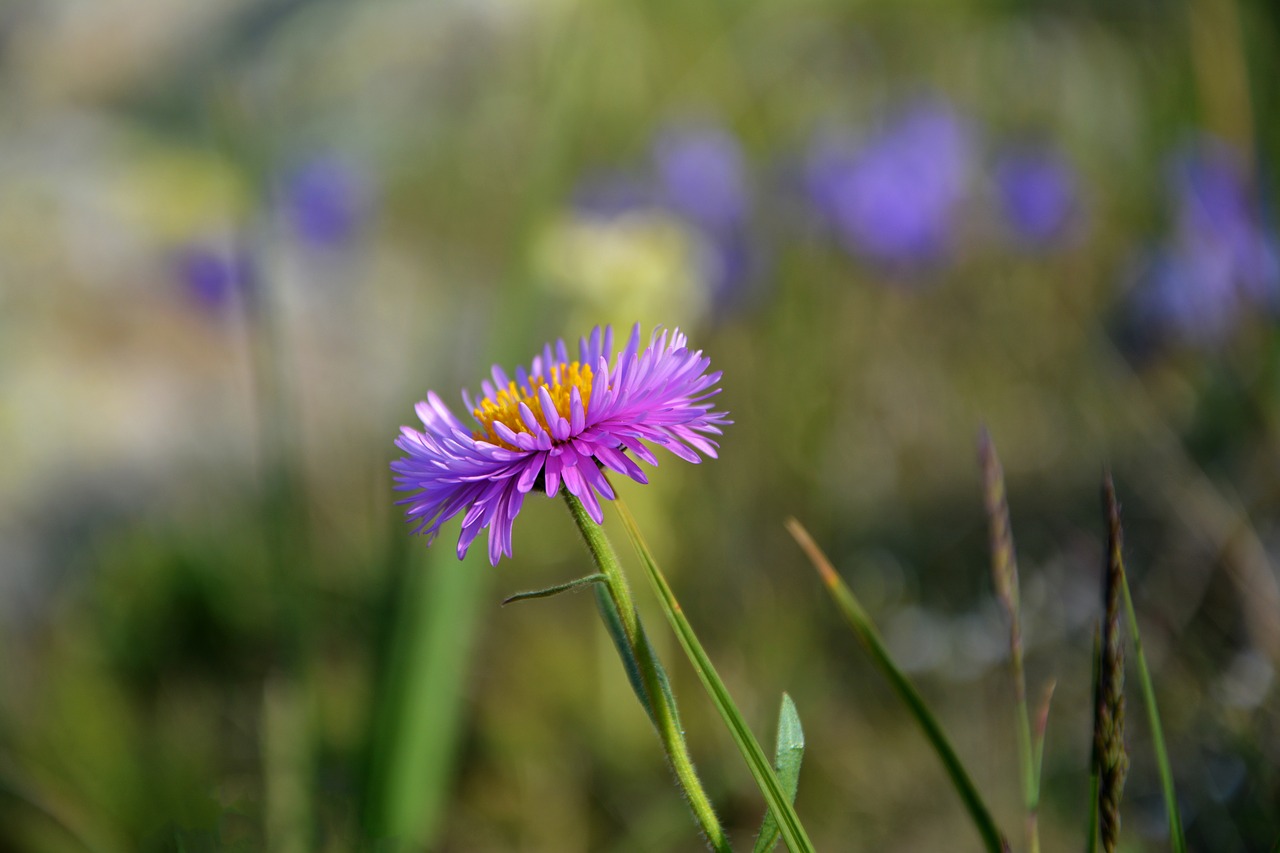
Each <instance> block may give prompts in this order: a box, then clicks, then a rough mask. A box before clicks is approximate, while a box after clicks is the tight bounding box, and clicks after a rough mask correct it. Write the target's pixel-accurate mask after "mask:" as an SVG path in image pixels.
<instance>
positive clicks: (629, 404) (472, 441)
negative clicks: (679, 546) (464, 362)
mask: <svg viewBox="0 0 1280 853" xmlns="http://www.w3.org/2000/svg"><path fill="white" fill-rule="evenodd" d="M710 363H711V362H710V359H708V358H707V357H706V356H704V355H703V354H702V351H701V350H690V349H689V348H688V346H687V341H686V339H685V336H684V335H682V334H681V333H680V332H679V331H675V332H671V333H667V332H662V333H661V334H660V335H659V333H658V332H656V331H655V332H654V334H653V336H652V337H651V338H650V339H649V346H648V347H646V348H645V349H643V350H641V344H640V326H639V325H636V327H635V328H634V329H633V330H632V332H631V337H630V339H629V341H628V342H627V345H626V348H625V349H624V350H623V351H622V352H621V353H618V354H617V355H615V354H614V353H613V330H612V329H611V328H609V327H608V326H606V327H604V329H601V328H599V327H597V328H595V329H593V330H592V332H591V335H590V336H589V337H587V338H582V339H580V340H579V342H578V353H577V358H575V359H573V360H570V358H569V354H568V350H567V348H566V347H565V344H564V341H562V340H561V341H557V342H556V344H555V347H554V348H553V347H552V346H551V345H550V344H548V345H547V346H546V347H544V348H543V351H542V353H541V354H540V355H538V356H536V357H534V359H533V363H532V364H531V365H530V366H529V368H528V369H527V370H526V369H525V368H523V367H520V368H517V370H516V372H515V378H514V380H513V379H511V378H510V377H508V375H507V374H506V372H505V371H503V369H502V368H501V367H498V366H494V368H493V371H492V380H493V381H492V382H490V381H489V380H487V379H486V380H485V381H483V382H481V383H480V387H481V390H482V391H483V393H484V396H483V397H482V398H480V399H479V400H473V399H472V397H471V395H470V394H468V393H466V392H465V391H464V392H463V394H462V399H463V403H464V404H465V405H466V407H467V410H468V411H469V412H470V414H471V419H470V420H469V421H468V422H467V423H465V424H464V423H463V422H462V421H460V420H458V418H457V417H456V416H455V415H454V414H453V412H451V411H450V410H449V408H448V407H447V406H445V404H444V403H443V402H442V401H441V400H440V398H439V397H437V396H436V394H435V392H429V393H428V394H427V399H426V400H425V401H424V402H421V403H418V405H417V407H416V411H417V414H418V417H419V419H420V420H421V421H422V424H423V426H424V427H425V429H424V430H423V431H421V432H420V431H418V430H416V429H413V428H411V427H401V430H400V436H399V438H397V439H396V447H398V448H399V449H400V450H401V451H403V452H404V454H405V455H404V456H402V457H400V458H399V459H397V460H395V461H394V462H392V463H391V470H392V471H393V472H394V473H395V482H396V489H398V490H400V491H405V492H412V493H413V494H412V495H411V496H410V497H408V498H405V499H403V500H401V501H399V503H401V504H406V505H407V509H406V511H405V514H406V515H407V516H408V519H409V521H411V522H413V524H414V531H413V532H414V533H426V534H427V535H428V536H431V537H434V536H435V534H436V533H437V532H438V531H439V530H440V525H442V524H444V523H445V522H446V521H448V520H449V519H450V518H452V517H453V516H455V515H457V514H459V513H462V512H463V511H464V510H465V515H464V516H463V519H462V532H461V534H460V535H459V537H458V548H457V553H458V557H459V559H461V558H462V557H463V556H465V555H466V553H467V549H468V548H469V547H470V546H471V543H472V542H473V541H474V540H475V538H476V537H477V536H478V535H479V534H480V531H481V530H483V529H484V528H486V527H487V528H489V562H490V563H492V564H494V565H497V563H498V560H499V559H500V558H501V557H502V555H503V554H506V555H507V556H508V557H509V556H511V529H512V525H513V523H514V522H515V518H516V515H517V514H519V512H520V507H521V506H522V504H523V503H524V497H525V495H526V494H528V493H529V492H532V491H533V490H534V489H535V488H536V489H539V490H542V491H545V492H546V494H547V495H548V496H549V497H554V496H555V495H556V494H557V493H558V492H559V491H560V486H561V484H562V483H563V485H564V487H565V488H566V489H567V490H568V491H569V493H570V494H572V495H574V496H575V497H577V498H578V499H579V500H580V501H582V504H583V506H584V507H585V508H586V510H587V514H588V515H590V516H591V518H592V519H593V520H594V521H595V522H596V523H597V524H601V523H603V521H604V515H603V513H602V512H601V509H600V502H599V500H598V499H597V495H598V496H599V497H603V498H606V499H609V500H612V499H613V497H614V491H613V487H612V486H610V485H609V481H608V479H607V478H606V477H605V472H606V470H608V471H614V472H616V473H618V474H622V475H625V476H627V477H630V478H631V479H633V480H635V481H636V482H638V483H647V482H648V478H647V477H646V476H645V473H644V471H643V470H641V468H640V466H639V465H638V464H636V462H635V460H634V459H632V457H633V456H634V457H635V458H636V459H641V460H643V461H645V462H647V463H649V464H650V465H656V464H657V463H658V459H657V457H656V456H654V455H653V451H652V450H651V449H650V448H649V446H648V445H649V444H654V445H658V446H661V447H664V448H666V449H667V450H669V451H671V452H672V453H674V454H675V455H676V456H679V457H680V458H681V459H684V460H686V461H689V462H700V461H701V457H700V456H699V455H698V454H699V453H701V454H703V455H705V456H709V457H712V458H714V457H715V455H716V442H715V440H714V439H713V438H711V436H716V435H719V434H720V427H721V426H722V425H724V424H727V423H729V421H728V419H727V418H726V417H725V413H724V412H718V411H716V410H715V409H714V407H713V406H712V403H711V402H710V398H711V397H713V396H715V395H716V394H718V393H719V392H720V389H719V388H717V387H716V383H718V382H719V381H720V373H719V372H715V373H708V372H707V368H708V367H709V366H710Z"/></svg>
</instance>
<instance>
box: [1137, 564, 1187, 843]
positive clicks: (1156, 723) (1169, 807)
mask: <svg viewBox="0 0 1280 853" xmlns="http://www.w3.org/2000/svg"><path fill="white" fill-rule="evenodd" d="M1121 589H1122V590H1123V591H1124V608H1125V614H1126V615H1127V616H1128V617H1129V619H1128V621H1129V635H1130V636H1131V637H1132V638H1133V657H1134V659H1135V661H1136V662H1137V665H1138V682H1139V683H1140V684H1141V685H1142V700H1143V702H1144V703H1145V704H1146V706H1147V722H1148V725H1150V727H1151V740H1152V747H1153V748H1154V749H1155V752H1156V765H1157V766H1158V767H1159V768H1160V789H1161V791H1162V792H1163V793H1164V808H1165V815H1166V817H1168V819H1169V844H1170V849H1172V850H1173V853H1187V839H1186V837H1185V836H1184V835H1183V834H1182V815H1181V814H1180V813H1179V811H1178V794H1177V792H1176V791H1175V790H1174V786H1173V768H1172V766H1171V765H1170V764H1169V751H1168V749H1166V748H1165V744H1164V726H1163V725H1161V723H1160V709H1159V708H1158V707H1157V706H1156V688H1155V685H1154V684H1153V683H1152V681H1151V670H1150V669H1149V668H1148V667H1147V657H1146V655H1145V654H1143V652H1142V637H1141V636H1140V635H1139V634H1138V617H1137V614H1136V613H1135V612H1134V609H1133V595H1132V594H1131V593H1130V592H1129V579H1128V577H1127V576H1125V575H1121Z"/></svg>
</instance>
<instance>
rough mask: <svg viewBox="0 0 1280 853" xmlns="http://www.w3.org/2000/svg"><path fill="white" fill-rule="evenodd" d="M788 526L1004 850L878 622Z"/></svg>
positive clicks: (968, 804)
mask: <svg viewBox="0 0 1280 853" xmlns="http://www.w3.org/2000/svg"><path fill="white" fill-rule="evenodd" d="M787 530H788V531H789V532H790V533H791V535H792V536H793V537H794V538H795V540H796V542H797V543H798V544H799V545H800V547H801V549H803V550H804V552H805V554H806V555H807V556H808V557H809V560H810V562H812V563H813V565H814V568H816V569H817V570H818V574H820V575H821V576H822V580H823V583H825V584H826V586H827V591H828V592H829V593H831V597H832V598H833V599H834V600H835V603H836V606H837V607H838V608H839V609H840V612H841V614H842V615H843V616H844V618H845V621H847V622H848V623H849V627H851V628H852V629H853V632H854V634H856V635H857V637H858V639H859V640H860V641H861V642H862V645H863V647H864V648H865V649H866V650H867V652H868V653H870V655H871V659H872V660H873V661H874V662H875V664H876V666H878V667H879V668H880V671H881V672H882V673H883V674H884V676H885V678H887V679H888V680H889V683H890V684H891V685H892V686H893V689H894V690H895V691H897V693H898V696H899V698H901V699H902V701H903V702H904V703H906V706H907V709H908V710H909V711H910V712H911V714H912V716H914V717H915V718H916V722H917V723H919V724H920V728H921V729H922V730H923V731H924V735H925V737H926V738H928V740H929V743H930V744H931V745H932V746H933V749H934V752H936V753H937V754H938V758H939V759H940V760H941V761H942V765H943V767H945V768H946V771H947V775H948V776H950V777H951V784H952V785H954V786H955V789H956V792H957V793H958V794H959V795H960V799H961V800H963V801H964V805H965V808H966V809H968V810H969V817H970V818H971V819H972V820H973V823H974V826H975V827H976V828H977V830H978V834H979V835H981V836H982V841H983V843H984V844H985V845H986V848H987V849H988V850H990V851H991V853H1004V851H1006V850H1008V849H1009V842H1008V841H1006V840H1005V837H1004V834H1003V833H1001V832H1000V830H999V828H998V827H997V826H996V823H995V820H994V818H992V817H991V812H990V810H988V809H987V806H986V804H985V803H983V802H982V797H981V796H980V795H979V794H978V789H977V788H976V787H975V786H974V784H973V781H972V780H971V779H970V778H969V774H968V773H967V772H966V771H965V769H964V765H962V764H961V763H960V758H959V757H958V756H957V755H956V752H955V750H954V749H952V747H951V744H950V742H949V741H948V740H947V736H946V735H945V734H944V733H943V731H942V727H941V726H940V725H939V724H938V721H937V720H936V719H935V718H934V716H933V714H932V713H930V711H929V708H928V706H926V705H925V702H924V698H923V697H922V696H921V695H920V693H919V692H918V691H917V690H916V688H915V685H913V684H912V683H911V681H910V680H909V679H908V678H907V676H906V675H904V674H903V672H902V670H900V669H898V666H897V664H895V663H894V662H893V659H892V658H891V657H890V656H889V650H888V649H886V648H885V647H884V643H883V642H882V641H881V639H880V635H879V633H878V632H877V631H876V628H875V625H873V624H872V623H871V619H870V617H868V616H867V614H866V611H864V610H863V609H862V605H861V604H859V603H858V599H857V598H855V597H854V595H853V592H852V590H850V589H849V587H848V586H846V585H845V582H844V581H843V580H841V579H840V576H839V575H838V574H836V570H835V569H834V568H832V566H831V562H830V561H829V560H827V557H826V555H825V554H823V553H822V550H821V549H820V548H819V547H818V545H817V543H815V542H814V541H813V538H812V537H811V536H810V535H809V532H808V531H807V530H805V529H804V526H803V525H801V524H800V522H798V521H796V520H795V519H794V518H790V519H787Z"/></svg>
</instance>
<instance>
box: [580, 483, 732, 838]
mask: <svg viewBox="0 0 1280 853" xmlns="http://www.w3.org/2000/svg"><path fill="white" fill-rule="evenodd" d="M564 500H565V503H566V504H568V506H569V513H570V515H572V516H573V520H574V522H575V523H576V524H577V525H578V531H579V532H580V533H581V534H582V539H583V541H585V542H586V543H587V550H588V551H590V552H591V557H592V559H593V560H595V564H596V567H597V568H598V569H599V570H600V573H601V574H603V575H604V577H605V580H604V583H605V587H606V588H607V589H608V591H609V597H610V598H612V599H613V604H614V606H615V608H616V609H617V612H618V615H619V617H620V619H621V621H622V632H623V635H624V637H625V639H626V641H627V643H628V644H629V645H630V647H631V651H632V654H633V655H634V658H635V661H636V664H637V666H638V668H639V670H640V678H641V681H642V683H643V685H644V691H645V694H646V695H647V697H648V700H649V702H648V704H649V710H650V711H651V716H652V718H653V722H654V725H655V727H656V728H657V729H658V736H659V737H660V738H661V739H662V745H663V747H664V748H665V749H666V752H667V759H668V760H669V761H670V762H671V768H672V770H674V771H675V774H676V780H677V782H678V783H679V785H680V787H681V789H682V790H683V791H684V795H685V798H686V800H687V801H688V803H689V808H690V809H692V810H693V816H694V818H695V819H697V821H698V824H699V825H700V826H701V827H702V831H703V832H704V833H705V834H706V837H707V842H708V843H709V844H710V845H711V847H712V848H713V849H715V850H716V851H717V853H732V848H731V847H730V846H729V838H728V836H727V835H726V834H725V831H724V828H723V827H722V826H721V825H720V820H719V818H717V817H716V813H715V810H714V809H713V808H712V807H711V801H710V799H708V798H707V793H706V791H705V790H703V787H702V782H701V780H699V779H698V774H697V771H696V770H695V769H694V767H693V759H692V757H691V756H690V755H689V747H688V744H686V743H685V739H684V732H683V731H682V730H681V727H680V717H679V715H678V713H677V711H676V707H675V700H674V698H673V697H672V695H671V693H670V691H669V690H666V689H663V677H662V675H661V673H660V670H659V664H658V662H657V659H656V658H655V656H654V654H653V647H652V646H650V645H649V641H648V640H647V639H645V637H644V632H643V630H642V628H641V627H640V617H639V614H637V612H636V607H635V603H634V601H633V600H632V598H631V587H630V586H629V585H628V584H627V578H626V576H625V575H624V574H623V573H622V564H621V563H619V562H618V555H617V553H616V552H615V551H614V550H613V545H611V544H610V543H609V538H608V537H607V536H606V535H605V532H604V528H602V527H601V526H600V525H598V524H596V523H595V522H594V521H592V520H591V516H589V515H587V510H586V508H585V507H583V505H582V502H581V501H579V500H578V499H577V498H576V497H574V496H573V495H571V494H570V493H569V490H568V489H565V490H564Z"/></svg>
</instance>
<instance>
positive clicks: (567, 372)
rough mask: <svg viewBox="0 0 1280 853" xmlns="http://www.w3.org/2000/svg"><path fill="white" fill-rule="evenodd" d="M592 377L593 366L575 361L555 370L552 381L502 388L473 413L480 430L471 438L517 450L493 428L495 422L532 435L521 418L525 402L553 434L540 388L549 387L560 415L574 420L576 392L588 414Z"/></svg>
mask: <svg viewBox="0 0 1280 853" xmlns="http://www.w3.org/2000/svg"><path fill="white" fill-rule="evenodd" d="M591 378H592V374H591V368H590V367H589V366H587V365H584V364H580V363H578V362H576V361H573V362H570V363H568V364H562V365H557V366H555V367H553V368H551V379H550V381H548V380H547V379H546V378H544V377H542V376H530V377H529V385H528V387H527V388H522V387H520V386H519V385H517V384H516V383H515V382H511V383H509V384H508V385H507V387H506V388H500V389H498V392H497V394H495V395H494V396H492V397H485V398H484V399H483V400H482V401H480V405H479V406H477V407H476V408H475V409H473V410H472V411H471V414H473V415H475V418H476V420H477V421H479V422H480V429H478V430H476V431H475V432H473V433H472V434H471V437H472V438H474V439H476V440H477V441H487V442H490V443H491V444H496V445H498V446H500V447H505V448H507V449H508V450H515V449H516V448H515V447H512V446H511V445H510V444H508V443H507V442H505V441H503V440H502V439H501V438H499V437H498V433H497V431H496V430H494V428H493V425H494V424H495V423H501V424H504V425H505V426H506V427H508V428H509V429H510V430H511V431H512V432H530V429H529V428H528V427H527V426H525V423H524V419H523V418H521V417H520V404H521V403H524V404H525V405H526V406H528V407H529V409H530V411H532V412H533V416H534V417H535V418H537V419H538V424H539V425H540V426H541V427H542V428H543V429H545V430H548V431H550V426H549V425H548V424H547V420H546V417H545V416H544V415H543V414H542V404H541V402H540V401H539V400H538V389H540V388H546V389H547V393H548V394H550V395H551V402H553V403H554V404H555V407H556V412H557V413H558V414H559V415H560V416H561V417H563V418H566V419H568V420H572V417H571V415H570V412H571V409H570V405H569V394H570V392H571V391H572V389H574V388H577V389H578V393H579V394H581V395H582V409H583V411H584V412H585V411H586V408H587V401H588V400H590V399H591Z"/></svg>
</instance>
